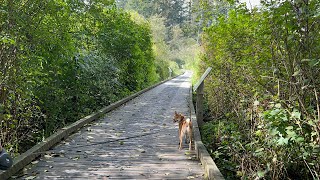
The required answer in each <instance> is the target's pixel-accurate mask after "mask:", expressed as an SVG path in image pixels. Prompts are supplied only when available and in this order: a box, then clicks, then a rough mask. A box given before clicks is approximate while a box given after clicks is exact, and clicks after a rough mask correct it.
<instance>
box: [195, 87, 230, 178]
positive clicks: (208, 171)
mask: <svg viewBox="0 0 320 180" xmlns="http://www.w3.org/2000/svg"><path fill="white" fill-rule="evenodd" d="M189 97H190V102H189V104H190V110H191V121H192V124H193V136H194V146H195V152H196V155H197V159H199V160H200V162H201V164H202V165H203V167H204V170H205V174H204V178H205V179H209V180H224V177H223V175H222V174H221V172H220V170H219V169H218V167H217V165H216V164H215V163H214V161H213V159H212V158H211V156H210V154H209V153H208V151H207V149H206V147H205V146H204V144H203V143H202V141H201V135H200V131H199V126H198V122H197V117H196V116H195V110H194V106H193V102H192V85H191V88H190V94H189Z"/></svg>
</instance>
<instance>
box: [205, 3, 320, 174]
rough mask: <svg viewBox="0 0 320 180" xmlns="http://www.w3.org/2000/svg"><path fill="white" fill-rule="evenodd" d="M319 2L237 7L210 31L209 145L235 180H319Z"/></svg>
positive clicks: (214, 22)
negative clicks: (258, 7)
mask: <svg viewBox="0 0 320 180" xmlns="http://www.w3.org/2000/svg"><path fill="white" fill-rule="evenodd" d="M319 8H320V3H319V1H316V0H310V1H272V2H271V3H267V1H266V2H265V3H264V4H263V5H262V7H261V8H260V9H259V10H257V9H255V10H252V11H249V10H247V9H246V7H244V6H242V5H241V6H238V7H237V8H231V9H230V10H229V12H228V13H227V15H221V16H220V17H219V18H217V19H214V20H212V21H211V22H212V24H211V26H209V27H208V28H206V29H205V30H204V35H203V44H204V52H205V53H204V55H203V57H202V61H203V62H202V63H201V64H200V67H201V69H202V71H204V70H205V69H206V68H207V67H208V66H211V67H213V70H212V73H211V76H210V77H209V78H208V79H207V81H206V95H207V97H206V99H207V100H208V105H209V109H210V111H211V115H212V117H213V118H214V119H215V120H214V121H213V122H210V123H208V124H207V125H205V126H204V128H203V131H202V133H203V138H204V139H205V141H206V144H207V146H208V148H209V149H211V153H212V156H213V157H214V158H215V161H216V162H218V166H219V167H220V169H221V170H222V171H223V172H224V173H225V176H226V177H227V178H230V179H234V178H236V177H237V178H239V179H240V178H241V179H257V178H266V179H285V178H288V179H319V176H320V174H319V172H320V163H319V162H320V159H319V151H320V145H319V144H320V129H319V125H320V109H319V104H320V102H319V95H320V94H319V89H320V78H319V77H320V63H319V62H320V60H319V57H320V56H319V55H320V54H319V53H320V49H319V48H320V41H319V38H320V37H319V31H318V30H319V26H320V16H319Z"/></svg>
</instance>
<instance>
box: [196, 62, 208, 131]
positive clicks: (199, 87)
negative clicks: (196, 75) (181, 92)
mask: <svg viewBox="0 0 320 180" xmlns="http://www.w3.org/2000/svg"><path fill="white" fill-rule="evenodd" d="M211 70H212V68H211V67H208V68H207V70H206V71H205V72H204V73H203V74H202V76H201V78H200V79H199V81H198V82H197V83H196V84H195V85H194V86H193V91H195V92H196V93H197V99H196V117H197V120H198V124H199V126H202V125H203V124H204V121H203V94H204V93H203V89H204V79H205V78H206V77H207V76H208V75H209V73H210V72H211Z"/></svg>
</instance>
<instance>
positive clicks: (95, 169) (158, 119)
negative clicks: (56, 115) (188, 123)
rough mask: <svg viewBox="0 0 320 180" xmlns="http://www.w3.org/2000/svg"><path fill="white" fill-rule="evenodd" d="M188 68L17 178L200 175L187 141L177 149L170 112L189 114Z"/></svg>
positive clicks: (73, 137) (77, 135)
mask: <svg viewBox="0 0 320 180" xmlns="http://www.w3.org/2000/svg"><path fill="white" fill-rule="evenodd" d="M190 76H191V74H190V73H185V74H184V75H182V76H179V77H178V78H175V79H173V80H171V81H168V82H166V83H164V84H162V85H160V86H158V87H156V88H154V89H152V90H150V91H148V92H146V93H144V94H142V95H140V96H139V97H137V98H135V99H133V100H132V101H129V102H128V103H126V104H125V105H122V106H121V107H119V108H117V109H115V110H114V111H112V112H110V113H107V114H106V115H105V116H104V117H103V118H101V119H100V120H97V121H95V122H93V123H92V124H90V125H88V126H86V127H84V128H82V129H81V130H80V131H79V132H77V133H75V134H73V135H71V136H70V137H69V138H68V139H66V140H65V141H63V142H61V143H60V144H58V145H57V146H55V147H53V148H52V149H51V150H49V151H47V152H46V153H44V154H43V155H42V156H41V158H39V159H37V160H35V161H33V162H32V164H31V165H29V166H27V167H26V168H25V169H24V170H23V172H21V175H20V176H17V177H16V178H17V179H203V174H204V169H203V168H202V166H201V164H200V162H199V161H198V160H196V157H195V154H194V151H192V152H189V151H188V145H187V144H184V149H183V150H181V151H179V150H178V125H177V124H174V123H173V122H172V116H173V113H174V111H179V112H182V113H184V114H188V113H189V108H188V104H187V102H188V99H189V88H190V82H189V81H190Z"/></svg>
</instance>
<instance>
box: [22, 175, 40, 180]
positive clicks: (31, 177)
mask: <svg viewBox="0 0 320 180" xmlns="http://www.w3.org/2000/svg"><path fill="white" fill-rule="evenodd" d="M36 177H37V176H29V177H26V178H25V180H31V179H35V178H36Z"/></svg>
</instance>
